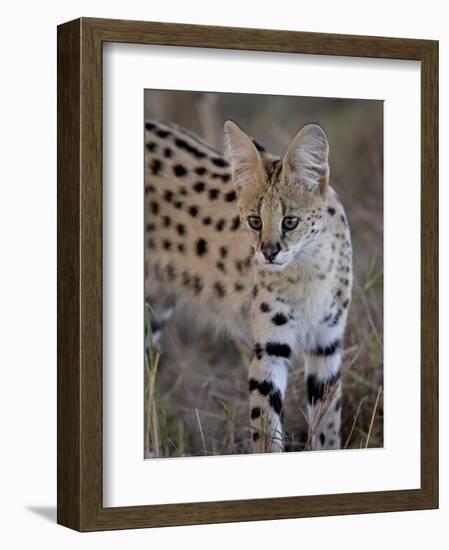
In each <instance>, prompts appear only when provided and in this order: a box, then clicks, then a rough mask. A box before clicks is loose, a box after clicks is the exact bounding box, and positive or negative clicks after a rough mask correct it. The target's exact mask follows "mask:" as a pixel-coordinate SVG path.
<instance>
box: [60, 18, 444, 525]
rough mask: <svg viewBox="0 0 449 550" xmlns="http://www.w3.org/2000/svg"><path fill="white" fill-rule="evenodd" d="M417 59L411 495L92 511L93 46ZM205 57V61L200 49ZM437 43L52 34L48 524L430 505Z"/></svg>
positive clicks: (165, 27)
mask: <svg viewBox="0 0 449 550" xmlns="http://www.w3.org/2000/svg"><path fill="white" fill-rule="evenodd" d="M105 41H108V42H129V43H136V44H159V45H176V46H189V47H206V48H222V49H229V48H231V49H236V50H259V51H269V52H291V53H303V54H316V55H341V56H354V57H374V58H389V59H412V60H420V61H421V75H422V87H421V96H422V111H421V116H422V135H421V140H422V201H421V203H422V218H421V227H422V237H421V247H422V267H421V269H422V274H421V280H422V281H421V282H422V291H421V302H422V305H421V311H422V332H421V338H422V341H421V349H422V358H421V367H422V371H421V372H422V375H421V413H422V414H421V485H422V486H421V488H420V489H416V490H405V491H382V492H371V493H356V494H340V495H319V496H306V497H288V498H270V499H253V500H244V501H227V502H206V503H190V504H170V505H157V506H131V507H116V508H104V507H103V505H102V357H103V350H102V44H103V43H104V42H105ZM211 55H213V54H211ZM437 130H438V44H437V43H436V42H433V41H426V40H410V39H398V38H382V37H362V36H343V35H332V34H319V33H301V32H290V31H273V30H260V29H240V28H227V27H206V26H197V25H178V24H176V25H175V24H169V23H149V22H142V21H118V20H106V19H79V20H76V21H72V22H69V23H65V24H64V25H61V26H60V27H59V28H58V522H59V523H61V524H62V525H66V526H67V527H71V528H73V529H77V530H79V531H93V530H103V529H125V528H134V527H157V526H171V525H189V524H198V523H218V522H230V521H252V520H261V519H281V518H293V517H310V516H324V515H336V514H356V513H369V512H386V511H396V510H419V509H429V508H435V507H437V506H438V414H437V411H438V393H437V387H438V374H437V368H438V355H437V353H438V352H437V349H438V346H437V338H438V336H437V335H438V310H437V298H438V286H437V285H438V280H437V260H438V257H437V249H438V209H437V201H438V193H437V184H438V168H437V167H438V141H437V139H438V132H437Z"/></svg>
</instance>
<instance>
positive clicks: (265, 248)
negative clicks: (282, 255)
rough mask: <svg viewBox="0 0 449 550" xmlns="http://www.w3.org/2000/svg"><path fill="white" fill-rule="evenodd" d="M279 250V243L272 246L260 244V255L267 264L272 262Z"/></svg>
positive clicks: (270, 244) (268, 243) (271, 244)
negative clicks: (261, 254)
mask: <svg viewBox="0 0 449 550" xmlns="http://www.w3.org/2000/svg"><path fill="white" fill-rule="evenodd" d="M280 250H281V247H280V245H279V243H276V244H274V243H270V242H266V243H263V244H262V253H263V255H264V256H265V258H266V259H267V260H268V261H269V262H273V260H274V259H275V258H276V256H277V255H278V252H279V251H280Z"/></svg>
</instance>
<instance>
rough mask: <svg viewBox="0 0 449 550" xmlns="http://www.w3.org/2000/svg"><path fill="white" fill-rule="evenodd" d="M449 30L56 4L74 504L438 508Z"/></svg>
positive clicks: (73, 518) (232, 511)
mask: <svg viewBox="0 0 449 550" xmlns="http://www.w3.org/2000/svg"><path fill="white" fill-rule="evenodd" d="M437 185H438V43H437V42H435V41H430V40H414V39H403V38H381V37H363V36H344V35H330V34H318V33H303V32H289V31H278V30H276V31H274V30H260V29H241V28H226V27H207V26H196V25H179V24H170V23H153V22H141V21H119V20H105V19H85V18H82V19H78V20H75V21H71V22H68V23H65V24H63V25H61V26H59V27H58V522H59V523H60V524H62V525H65V526H67V527H70V528H73V529H76V530H79V531H95V530H105V529H125V528H137V527H160V526H173V525H188V524H201V523H217V522H232V521H250V520H263V519H282V518H296V517H310V516H325V515H337V514H356V513H369V512H387V511H399V510H416V509H431V508H436V507H437V506H438V352H437V349H438V345H437V343H438V342H437V338H438V337H437V334H438V306H437V295H438V281H437V261H438V258H437V250H438V209H437V200H438V193H437Z"/></svg>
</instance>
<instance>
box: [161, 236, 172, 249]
mask: <svg viewBox="0 0 449 550" xmlns="http://www.w3.org/2000/svg"><path fill="white" fill-rule="evenodd" d="M162 246H163V247H164V248H165V250H170V249H171V242H170V241H169V240H167V239H165V240H164V241H162Z"/></svg>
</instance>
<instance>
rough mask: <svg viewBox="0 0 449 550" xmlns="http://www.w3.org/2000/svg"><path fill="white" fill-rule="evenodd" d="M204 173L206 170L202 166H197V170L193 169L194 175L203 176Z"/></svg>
mask: <svg viewBox="0 0 449 550" xmlns="http://www.w3.org/2000/svg"><path fill="white" fill-rule="evenodd" d="M206 172H207V170H206V168H204V166H198V167H197V168H195V173H196V174H198V175H199V176H202V175H204V174H205V173H206Z"/></svg>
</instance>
